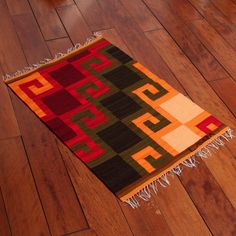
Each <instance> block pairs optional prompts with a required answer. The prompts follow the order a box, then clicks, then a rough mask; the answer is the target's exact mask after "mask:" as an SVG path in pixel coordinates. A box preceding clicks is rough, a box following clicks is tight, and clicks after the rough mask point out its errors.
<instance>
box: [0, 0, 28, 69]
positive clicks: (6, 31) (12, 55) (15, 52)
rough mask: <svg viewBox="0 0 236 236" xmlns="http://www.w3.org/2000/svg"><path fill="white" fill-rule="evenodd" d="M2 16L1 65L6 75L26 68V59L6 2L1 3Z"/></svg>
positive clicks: (0, 34) (0, 38)
mask: <svg viewBox="0 0 236 236" xmlns="http://www.w3.org/2000/svg"><path fill="white" fill-rule="evenodd" d="M0 15H1V21H0V28H1V31H0V42H1V43H0V63H1V67H2V69H3V71H4V73H13V72H15V71H16V70H18V69H20V70H21V69H22V68H24V66H25V65H26V63H25V57H24V54H23V52H22V50H21V46H20V43H19V40H18V38H17V34H16V33H15V30H14V25H13V23H12V21H11V18H10V14H9V12H8V8H7V5H6V4H5V2H4V1H0ZM9 61H10V63H8V62H9Z"/></svg>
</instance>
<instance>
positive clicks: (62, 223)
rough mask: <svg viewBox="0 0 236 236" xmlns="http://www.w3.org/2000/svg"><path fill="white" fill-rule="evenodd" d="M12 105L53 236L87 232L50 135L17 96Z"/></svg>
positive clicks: (14, 97)
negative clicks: (83, 230)
mask: <svg viewBox="0 0 236 236" xmlns="http://www.w3.org/2000/svg"><path fill="white" fill-rule="evenodd" d="M12 101H13V106H14V109H15V112H16V116H17V120H18V123H19V127H20V130H21V134H22V137H23V140H24V145H25V148H26V151H27V154H28V156H29V161H30V165H31V168H32V171H33V174H34V178H35V182H36V184H37V188H38V192H39V195H40V198H41V201H42V205H43V208H44V211H45V215H46V217H47V220H48V224H49V227H50V230H51V232H52V234H53V235H62V234H66V233H68V232H73V231H77V230H81V229H85V228H87V222H86V219H85V218H84V215H83V211H82V209H81V207H80V203H79V201H78V199H77V196H76V194H75V192H74V189H73V186H72V184H71V181H70V179H69V176H68V173H67V170H66V168H65V165H64V162H63V161H62V159H61V156H60V153H59V151H58V149H57V146H56V144H55V138H54V136H53V134H52V133H51V132H50V131H49V130H48V128H47V127H46V126H45V125H44V124H43V123H41V122H40V121H39V119H38V118H37V117H36V116H35V115H34V114H33V113H32V112H31V111H30V110H29V109H28V108H26V107H25V105H24V104H23V103H22V102H21V101H20V100H19V99H18V98H17V97H16V96H14V95H12Z"/></svg>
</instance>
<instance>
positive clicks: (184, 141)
mask: <svg viewBox="0 0 236 236" xmlns="http://www.w3.org/2000/svg"><path fill="white" fill-rule="evenodd" d="M162 139H163V140H164V141H165V142H167V143H168V144H169V145H170V146H171V147H173V148H174V149H175V150H176V151H177V152H179V153H180V152H182V151H184V150H185V149H187V148H188V147H190V146H191V145H193V144H195V143H196V142H197V141H198V140H200V139H201V137H200V136H199V135H197V134H195V133H194V132H193V131H192V130H191V129H189V128H188V127H187V126H185V125H181V126H179V127H178V128H176V129H174V130H173V131H171V132H169V133H168V134H165V135H164V136H162Z"/></svg>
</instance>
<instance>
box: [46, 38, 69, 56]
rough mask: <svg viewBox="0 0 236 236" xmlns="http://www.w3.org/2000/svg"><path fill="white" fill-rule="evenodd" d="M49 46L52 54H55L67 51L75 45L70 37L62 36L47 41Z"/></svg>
mask: <svg viewBox="0 0 236 236" xmlns="http://www.w3.org/2000/svg"><path fill="white" fill-rule="evenodd" d="M47 46H48V49H49V50H50V53H51V55H52V56H54V55H56V54H57V53H59V52H62V53H65V52H67V50H68V48H70V47H72V46H73V45H72V43H71V41H70V39H69V38H61V39H54V40H50V41H47Z"/></svg>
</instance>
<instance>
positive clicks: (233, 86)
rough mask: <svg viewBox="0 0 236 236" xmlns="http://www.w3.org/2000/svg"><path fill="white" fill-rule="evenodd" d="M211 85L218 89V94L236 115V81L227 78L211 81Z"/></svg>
mask: <svg viewBox="0 0 236 236" xmlns="http://www.w3.org/2000/svg"><path fill="white" fill-rule="evenodd" d="M210 85H211V86H212V88H213V89H214V90H215V91H216V93H217V94H218V96H219V97H220V98H221V99H222V100H223V101H224V103H225V104H226V106H227V107H228V108H229V109H230V110H231V111H232V113H233V114H234V115H235V116H236V100H235V98H234V97H235V94H236V82H235V81H234V80H232V79H229V78H226V79H222V80H216V81H211V82H210Z"/></svg>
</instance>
